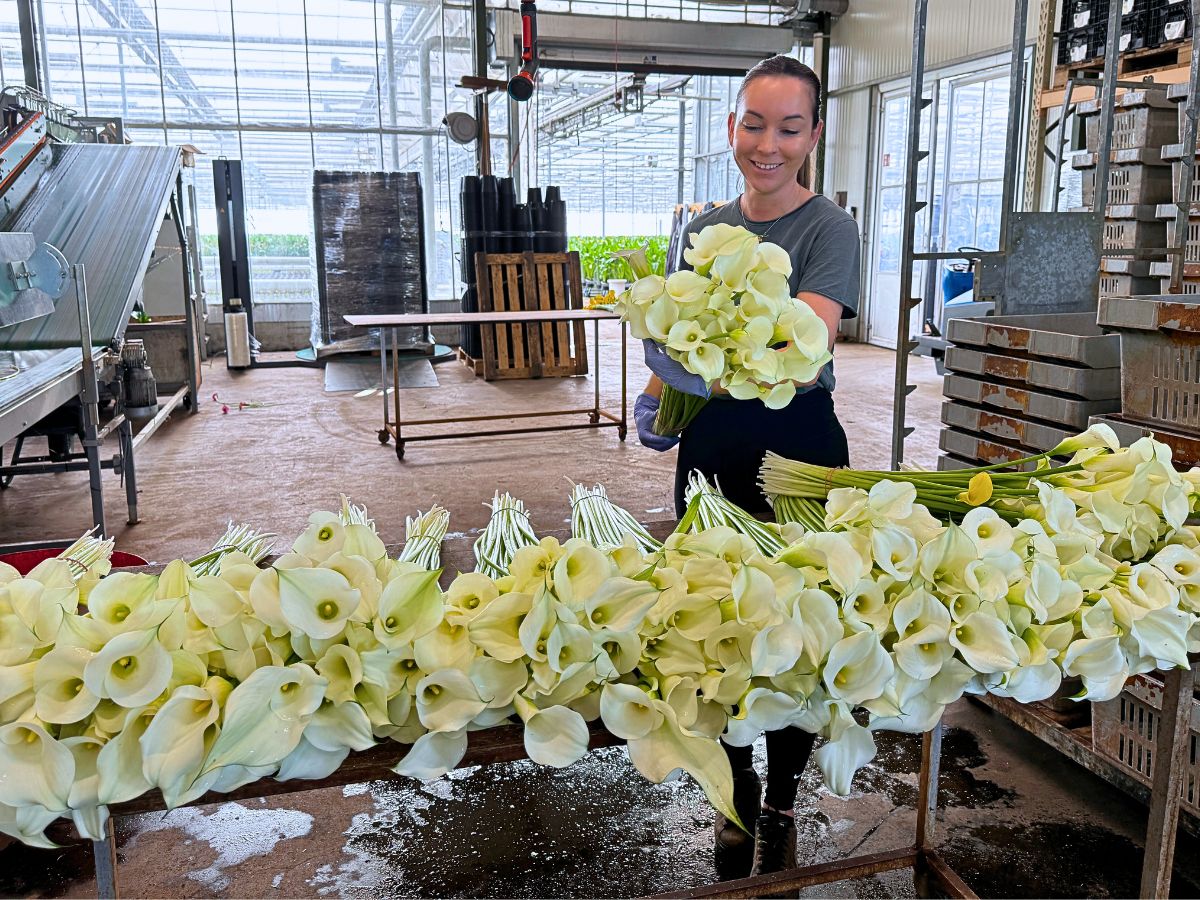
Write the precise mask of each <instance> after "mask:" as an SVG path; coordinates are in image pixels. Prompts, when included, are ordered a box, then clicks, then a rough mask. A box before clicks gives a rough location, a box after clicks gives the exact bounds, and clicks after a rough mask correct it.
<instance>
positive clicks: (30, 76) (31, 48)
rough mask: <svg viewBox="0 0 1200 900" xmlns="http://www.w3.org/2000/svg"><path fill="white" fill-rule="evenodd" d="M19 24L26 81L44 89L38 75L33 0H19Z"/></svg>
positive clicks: (30, 85)
mask: <svg viewBox="0 0 1200 900" xmlns="http://www.w3.org/2000/svg"><path fill="white" fill-rule="evenodd" d="M17 25H18V27H19V28H20V31H21V65H22V67H23V68H24V69H25V83H26V84H27V85H28V86H29V87H31V88H33V89H34V90H35V91H42V80H41V78H39V77H38V64H37V26H36V25H35V24H34V21H33V4H32V3H31V0H17ZM42 93H43V94H44V93H45V91H42Z"/></svg>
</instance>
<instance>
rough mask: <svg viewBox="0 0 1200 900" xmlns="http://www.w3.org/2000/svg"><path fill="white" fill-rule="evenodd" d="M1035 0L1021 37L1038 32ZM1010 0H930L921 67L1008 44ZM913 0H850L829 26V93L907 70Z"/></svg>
mask: <svg viewBox="0 0 1200 900" xmlns="http://www.w3.org/2000/svg"><path fill="white" fill-rule="evenodd" d="M1040 6H1041V2H1040V0H1030V3H1029V7H1030V8H1029V20H1028V23H1027V26H1026V28H1027V31H1026V37H1027V39H1028V41H1029V42H1030V43H1032V42H1033V40H1034V39H1035V38H1036V36H1037V26H1038V12H1039V9H1040ZM1014 9H1015V4H1013V3H1012V2H1010V0H930V3H929V16H928V25H927V30H926V37H925V68H926V70H931V69H934V68H937V67H938V66H941V65H944V64H946V63H951V62H959V61H961V60H965V59H970V58H972V57H976V56H987V55H990V54H994V53H996V52H998V51H1001V50H1006V49H1008V48H1009V47H1011V46H1012V29H1013V10H1014ZM912 28H913V3H912V0H852V2H851V3H850V11H849V12H848V13H846V15H844V16H842V17H841V18H840V19H838V21H837V23H836V24H835V25H834V26H833V41H832V46H831V50H830V56H829V84H828V85H827V89H828V90H829V92H830V93H831V94H834V93H837V92H840V91H845V90H850V89H853V88H855V87H860V86H863V85H869V84H878V83H879V82H881V81H888V80H890V79H893V78H899V77H901V76H904V75H908V74H909V72H910V71H911V64H912Z"/></svg>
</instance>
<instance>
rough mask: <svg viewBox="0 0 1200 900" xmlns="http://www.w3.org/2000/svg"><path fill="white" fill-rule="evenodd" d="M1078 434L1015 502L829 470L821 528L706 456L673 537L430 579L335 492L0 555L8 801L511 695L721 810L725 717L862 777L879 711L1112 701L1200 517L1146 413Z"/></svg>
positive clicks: (406, 721) (373, 736)
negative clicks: (950, 512)
mask: <svg viewBox="0 0 1200 900" xmlns="http://www.w3.org/2000/svg"><path fill="white" fill-rule="evenodd" d="M1091 451H1094V452H1091ZM1164 459H1165V460H1166V461H1167V463H1168V464H1167V466H1166V468H1165V469H1160V468H1156V467H1154V466H1153V465H1151V464H1150V463H1151V461H1153V460H1158V461H1162V460H1164ZM1138 460H1140V461H1141V462H1137V461H1138ZM1078 465H1079V466H1083V467H1084V468H1080V469H1076V470H1074V471H1073V472H1072V473H1067V474H1068V475H1071V474H1078V473H1079V472H1088V473H1090V476H1091V479H1092V480H1091V481H1085V480H1084V479H1082V478H1076V479H1075V481H1074V482H1073V483H1071V484H1069V485H1068V484H1061V485H1056V484H1052V483H1050V481H1049V480H1048V479H1049V478H1050V477H1052V473H1043V475H1044V476H1045V477H1043V478H1038V479H1035V485H1034V491H1035V495H1036V498H1037V499H1036V503H1035V502H1032V501H1029V500H1027V501H1026V502H1027V503H1028V506H1027V515H1025V516H1024V517H1020V518H1017V519H1016V520H1015V521H1011V516H1005V515H1001V513H1000V512H999V511H998V510H997V509H993V508H991V507H989V506H987V505H979V506H976V507H974V508H969V509H968V510H967V511H966V512H965V514H963V515H962V516H961V518H960V519H959V520H958V521H952V522H945V521H941V520H939V519H938V518H936V517H935V516H934V515H933V514H932V513H931V512H930V511H929V509H928V508H927V507H926V506H924V505H922V504H921V503H920V502H919V501H918V486H917V485H914V484H913V483H911V482H909V481H903V480H889V479H879V480H877V481H876V482H875V483H873V484H872V485H871V486H870V488H869V489H863V488H861V487H839V488H834V489H832V490H829V491H827V492H826V495H825V508H824V522H823V526H824V527H823V528H822V529H820V530H814V529H812V528H809V527H806V526H804V525H799V524H795V523H787V524H784V525H782V526H781V527H780V528H779V531H778V532H776V531H775V530H774V529H766V530H765V531H762V530H755V529H754V528H753V527H751V526H750V525H749V522H750V521H752V520H751V519H750V517H749V516H747V515H746V514H745V513H744V512H742V511H740V510H737V509H736V507H733V505H732V504H730V503H729V501H728V500H726V499H725V498H723V497H721V496H720V494H719V492H718V491H716V489H715V488H712V487H711V486H710V487H707V488H702V487H701V486H700V485H699V484H698V483H697V484H696V485H694V486H693V491H692V499H691V501H690V505H689V511H688V515H687V516H685V519H684V521H683V522H681V523H680V527H679V529H678V530H677V531H676V532H675V533H674V534H672V535H670V536H669V537H668V538H667V539H666V540H665V541H664V542H662V543H661V544H659V543H658V542H654V544H653V546H650V547H647V546H646V545H645V544H644V543H643V542H641V541H639V538H638V535H637V534H636V533H635V532H634V531H633V530H628V531H626V532H625V533H624V534H623V535H622V536H621V540H620V542H619V543H617V544H615V545H613V544H612V542H611V541H605V546H604V547H603V548H601V547H598V546H595V545H594V544H593V543H592V542H590V540H588V539H584V538H582V537H572V538H570V539H569V540H566V541H565V542H562V543H560V542H559V541H558V540H557V539H556V538H554V537H543V538H542V539H541V540H537V539H536V538H535V539H533V540H532V541H530V540H529V539H528V536H527V535H522V536H520V537H515V538H514V537H513V535H510V534H502V535H500V538H499V540H500V543H501V544H502V546H501V549H504V550H505V551H506V552H507V550H508V549H510V548H511V549H512V552H511V554H510V555H509V556H508V558H507V560H506V561H505V562H504V564H503V566H504V567H503V571H502V572H501V573H500V574H498V575H490V574H486V573H484V572H467V573H462V574H459V575H457V576H456V577H454V578H453V579H450V580H449V581H448V584H447V586H446V587H445V589H444V590H443V588H442V586H441V584H440V583H439V577H440V575H441V574H442V573H441V572H440V570H438V569H429V568H425V567H423V566H422V565H421V564H419V563H417V562H413V561H400V560H395V559H392V558H390V557H389V556H388V555H387V552H386V549H385V547H384V544H383V542H382V540H381V539H380V537H379V536H378V535H377V534H376V532H375V530H374V528H373V527H372V526H371V525H369V524H366V522H368V521H369V520H366V519H365V516H364V517H357V518H356V519H355V521H353V522H350V523H349V524H347V521H346V520H345V519H344V518H343V517H342V516H341V515H339V514H336V513H323V512H318V513H313V515H312V516H311V517H310V520H309V525H308V527H307V528H306V529H305V531H304V532H303V533H302V534H301V535H300V536H299V537H298V538H297V539H296V541H295V542H294V544H293V545H292V549H291V550H290V551H289V552H288V553H285V554H284V555H282V556H280V557H278V558H277V559H275V560H274V561H273V562H272V563H271V564H270V565H269V566H267V567H259V566H257V565H255V564H254V563H253V562H252V560H251V559H250V558H249V557H248V556H245V555H244V554H240V553H238V552H230V553H228V554H225V555H223V557H222V559H221V561H220V568H219V571H218V572H217V573H216V574H213V575H199V574H197V573H196V571H195V570H194V569H193V568H192V567H190V566H189V565H188V564H187V563H185V562H183V561H176V562H173V563H171V564H170V565H168V566H167V567H166V568H165V569H164V570H163V571H162V572H161V573H160V574H158V575H149V574H142V573H133V572H121V571H117V572H112V573H110V574H108V575H106V576H104V577H98V578H81V579H78V580H77V579H76V578H75V577H74V576H73V575H72V572H71V568H70V564H69V563H67V562H66V561H64V560H49V561H47V562H45V563H42V564H41V565H40V566H38V567H37V568H36V569H34V570H33V571H32V572H30V573H29V574H28V575H27V576H25V577H21V576H19V575H18V574H17V573H16V571H15V570H11V569H6V568H3V567H0V831H3V832H4V833H7V834H10V835H14V836H16V837H18V838H19V839H20V840H22V841H25V842H26V843H29V844H34V845H39V846H46V845H48V844H49V841H48V839H47V838H46V836H45V834H44V830H45V828H46V826H47V825H48V824H49V823H50V822H52V821H53V820H54V819H55V818H58V817H68V818H70V819H72V820H73V821H74V822H75V824H76V826H77V828H78V830H79V831H80V833H81V834H83V835H85V836H88V837H97V836H101V835H102V834H103V828H104V823H105V818H106V816H107V806H108V805H109V804H112V803H120V802H122V801H126V800H129V799H132V798H134V797H136V796H138V795H140V794H142V793H144V792H146V791H149V790H155V789H156V790H159V791H161V793H162V796H163V798H164V800H165V802H166V804H167V805H168V806H172V807H173V806H177V805H180V804H184V803H188V802H191V801H194V800H196V799H197V798H199V797H200V796H202V795H204V794H205V793H207V792H209V791H228V790H232V789H233V788H235V787H238V786H240V785H243V784H246V783H247V782H250V781H253V780H255V779H259V778H266V777H274V778H277V779H293V778H322V777H325V776H327V775H329V774H330V773H332V772H333V771H334V770H336V768H337V767H338V766H339V765H341V763H342V762H343V761H344V760H345V759H346V757H347V755H348V754H349V753H350V752H352V751H356V750H364V749H366V748H369V747H371V746H373V745H375V744H376V743H378V742H383V741H393V742H398V743H401V744H410V745H411V747H409V748H408V750H407V752H406V753H404V754H403V755H402V756H401V754H400V751H399V750H398V751H397V756H399V757H400V758H399V762H398V764H397V766H396V771H397V772H399V773H400V774H404V775H409V776H413V777H417V778H423V779H429V778H435V777H438V776H440V775H442V774H444V773H446V772H448V771H450V770H451V769H453V768H454V767H455V766H457V765H458V764H459V763H460V762H461V760H462V759H463V757H464V754H465V752H466V749H467V744H468V741H469V735H470V732H471V731H473V730H477V729H481V728H487V727H491V726H495V725H498V724H500V723H503V722H519V723H520V724H521V726H522V727H523V734H524V743H525V749H526V752H527V754H528V756H529V757H530V758H531V759H532V760H534V761H535V762H537V763H540V764H544V765H549V766H558V767H562V766H568V765H571V764H572V763H574V762H575V761H577V760H578V759H580V758H581V757H582V756H583V755H584V753H586V751H587V748H588V739H589V724H588V723H590V722H596V721H599V722H600V723H602V724H603V726H604V727H605V728H606V729H607V730H608V731H610V732H611V733H613V734H614V735H616V736H618V737H620V738H622V739H624V740H625V741H626V742H627V745H628V749H629V756H630V759H631V761H632V762H633V764H634V765H635V766H636V767H637V768H638V770H639V771H640V772H641V773H642V774H643V775H644V776H646V777H647V778H649V779H651V780H653V781H662V780H664V779H666V778H668V777H669V776H671V775H672V773H674V772H676V771H678V770H683V771H686V772H687V773H689V774H690V775H691V776H692V777H694V778H695V779H696V781H697V783H698V784H699V785H700V786H701V787H702V788H703V790H704V791H705V793H706V795H707V796H708V798H709V799H710V801H711V802H712V803H713V805H714V806H716V807H717V808H718V809H720V810H721V811H722V812H723V813H725V815H727V816H729V817H731V818H732V819H734V820H735V821H736V814H735V812H734V810H733V809H732V773H731V771H730V767H729V763H728V760H727V758H726V755H725V753H724V752H723V750H722V749H721V747H720V744H719V740H718V739H721V738H723V739H724V740H725V741H726V742H728V743H730V744H734V745H746V744H749V743H750V742H752V741H754V740H755V739H756V738H757V736H758V735H759V734H760V733H762V732H763V731H764V730H773V729H778V728H783V727H786V726H793V725H794V726H798V727H801V728H803V729H805V730H808V731H811V732H814V733H817V734H819V735H821V736H822V737H824V738H825V742H824V743H823V744H822V745H821V746H820V747H819V748H818V750H817V751H816V754H815V758H816V760H817V763H818V765H819V767H820V769H821V772H822V775H823V777H824V781H825V784H826V785H827V786H828V787H829V788H830V789H832V790H833V791H835V792H837V793H839V794H846V793H848V792H849V790H850V787H851V780H852V777H853V775H854V773H855V772H856V771H857V770H858V769H859V768H861V767H862V766H863V765H865V764H866V763H867V762H868V761H870V759H871V758H872V757H873V755H874V753H875V742H874V737H873V735H874V732H876V731H879V730H882V729H888V730H898V731H908V732H921V731H925V730H927V729H929V728H930V727H932V726H933V725H934V724H935V723H936V722H937V721H938V719H939V718H940V716H941V715H942V712H943V710H944V709H945V707H946V706H947V705H948V704H950V703H952V702H954V701H955V700H956V699H957V698H959V697H960V696H961V695H962V694H963V693H964V692H968V693H969V692H974V693H981V692H991V693H995V694H1000V695H1004V696H1009V697H1013V698H1015V699H1016V700H1018V701H1020V702H1029V701H1033V700H1037V699H1041V698H1045V697H1048V696H1050V695H1051V694H1053V693H1055V692H1056V691H1057V690H1058V689H1059V687H1060V683H1061V681H1062V678H1063V676H1064V675H1068V676H1079V677H1080V678H1081V680H1082V684H1083V690H1082V692H1081V693H1080V694H1079V695H1078V697H1079V699H1091V700H1104V699H1109V698H1112V697H1114V696H1116V695H1117V693H1118V692H1119V691H1120V689H1121V687H1122V685H1123V684H1124V682H1125V680H1126V678H1127V677H1128V676H1129V675H1131V674H1134V673H1138V672H1146V671H1149V670H1151V669H1155V668H1166V667H1174V666H1186V665H1187V663H1188V660H1187V653H1188V651H1189V650H1195V649H1197V648H1198V647H1200V629H1198V627H1197V621H1198V618H1197V613H1200V537H1198V533H1197V531H1195V530H1193V529H1192V528H1190V527H1188V526H1186V525H1184V523H1183V521H1182V519H1181V518H1180V516H1179V515H1178V513H1179V508H1177V507H1178V503H1177V501H1176V499H1175V492H1176V491H1180V492H1182V497H1183V507H1182V508H1183V510H1184V515H1186V511H1187V510H1190V509H1192V508H1194V507H1195V505H1196V502H1197V493H1196V490H1195V488H1194V486H1193V481H1192V480H1189V478H1188V477H1185V476H1181V475H1178V474H1176V473H1174V471H1173V470H1172V469H1171V468H1170V466H1169V452H1168V451H1166V450H1165V448H1163V447H1162V445H1159V444H1157V443H1155V442H1153V441H1150V442H1148V443H1147V444H1145V445H1140V446H1139V445H1138V444H1135V445H1134V446H1133V447H1131V448H1129V449H1128V450H1126V451H1120V450H1109V449H1108V448H1104V449H1101V448H1100V447H1092V448H1090V449H1089V448H1084V449H1083V450H1082V451H1081V454H1080V455H1079V458H1078ZM1139 466H1143V467H1142V468H1139ZM1126 470H1128V471H1129V472H1130V473H1131V477H1132V482H1134V483H1130V484H1129V485H1128V486H1127V487H1128V489H1127V490H1126V489H1125V488H1123V487H1121V486H1119V482H1120V479H1118V478H1117V477H1116V476H1115V473H1117V472H1120V471H1126ZM1132 473H1136V475H1132ZM1100 484H1103V485H1105V487H1104V488H1099V487H1098V485H1100ZM1102 493H1103V494H1105V495H1106V498H1105V499H1098V497H1099V496H1100V495H1101V494H1102ZM1107 497H1111V498H1112V500H1111V501H1110V500H1109V499H1107ZM997 502H998V501H997ZM517 503H518V502H517V501H514V500H512V498H508V500H506V501H504V502H503V503H501V502H500V500H499V498H498V499H497V502H496V504H495V506H496V510H497V512H498V513H499V512H500V511H501V510H504V511H505V512H504V516H503V518H504V519H506V520H507V519H511V518H512V516H513V514H514V512H515V510H517V509H518V506H517ZM1113 503H1118V504H1121V505H1122V506H1124V507H1125V508H1126V509H1127V510H1131V511H1130V512H1128V513H1127V519H1129V520H1131V521H1133V522H1134V524H1133V525H1130V524H1128V522H1127V521H1126V519H1122V518H1121V517H1120V516H1119V515H1118V514H1117V510H1116V507H1114V506H1113ZM702 509H703V512H702V511H701V510H702ZM622 512H624V511H622ZM1151 516H1153V521H1151V519H1150V517H1151ZM614 517H615V518H618V519H621V518H622V517H620V516H617V514H615V513H614ZM520 518H521V519H524V518H525V516H524V512H523V508H522V511H521V513H520ZM495 522H496V516H493V524H494V523H495ZM493 524H489V526H488V527H489V529H490V528H492V527H493ZM512 524H513V523H512V522H511V521H506V522H503V523H501V524H500V525H496V529H497V530H501V529H502V526H503V529H502V530H507V529H508V528H509V526H510V525H512ZM756 524H761V523H756ZM1118 524H1120V525H1121V527H1120V529H1119V531H1114V530H1112V529H1113V528H1116V526H1117V525H1118ZM1110 526H1111V527H1110ZM524 527H526V528H527V527H528V525H527V523H526V525H525V526H524ZM529 534H530V535H531V534H532V532H531V531H530V532H529ZM767 535H770V536H771V537H773V538H775V540H776V541H777V543H772V544H770V545H768V546H766V547H764V546H763V545H762V544H761V542H762V541H763V540H765V537H766V536H767ZM518 542H523V543H520V546H515V544H516V543H518ZM488 546H489V547H490V546H492V545H491V544H489V545H488ZM492 562H493V563H496V562H497V559H493V560H492Z"/></svg>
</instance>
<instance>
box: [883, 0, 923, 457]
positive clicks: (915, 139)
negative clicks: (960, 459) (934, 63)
mask: <svg viewBox="0 0 1200 900" xmlns="http://www.w3.org/2000/svg"><path fill="white" fill-rule="evenodd" d="M928 18H929V0H915V2H914V4H913V52H912V73H911V76H910V78H909V91H908V140H907V143H906V146H907V150H906V151H905V152H906V156H905V160H904V165H905V168H906V170H907V171H906V173H905V177H904V218H903V222H902V224H901V226H900V228H901V235H900V240H901V249H900V303H899V308H898V310H897V313H896V319H897V321H896V380H895V384H894V386H893V393H892V458H891V465H892V468H893V469H898V468H899V467H900V463H901V462H903V461H904V439H905V438H906V437H907V436H908V435H909V434H910V433H911V429H909V428H907V427H906V426H905V424H904V410H905V407H906V406H907V398H908V395H909V394H910V393H911V392H912V387H911V386H910V385H909V384H908V354H909V353H910V352H911V350H912V340H911V336H910V335H909V321H910V316H909V312H910V311H911V310H912V308H913V301H912V285H913V271H912V270H913V261H912V256H913V251H914V249H915V247H914V242H915V239H916V234H915V233H914V232H915V231H916V219H917V167H918V166H919V165H920V162H921V150H920V147H919V146H918V145H919V144H920V142H921V110H922V109H923V108H924V106H925V97H924V82H925V26H926V22H927V21H928Z"/></svg>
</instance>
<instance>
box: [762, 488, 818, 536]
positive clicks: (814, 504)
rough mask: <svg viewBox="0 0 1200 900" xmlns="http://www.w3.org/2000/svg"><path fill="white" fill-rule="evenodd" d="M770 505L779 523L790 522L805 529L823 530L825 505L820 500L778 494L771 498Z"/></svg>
mask: <svg viewBox="0 0 1200 900" xmlns="http://www.w3.org/2000/svg"><path fill="white" fill-rule="evenodd" d="M771 507H772V508H773V509H774V510H775V521H776V522H778V523H779V524H780V525H786V524H788V523H792V524H795V525H799V526H800V527H801V528H803V529H804V530H805V531H824V530H825V506H824V504H823V503H822V502H821V501H820V500H816V499H813V498H811V497H792V496H790V495H788V494H779V495H777V496H776V497H774V498H773V500H772V503H771Z"/></svg>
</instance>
